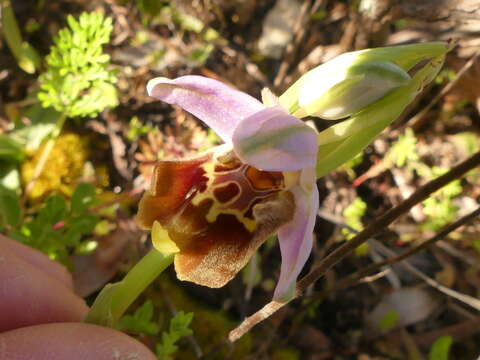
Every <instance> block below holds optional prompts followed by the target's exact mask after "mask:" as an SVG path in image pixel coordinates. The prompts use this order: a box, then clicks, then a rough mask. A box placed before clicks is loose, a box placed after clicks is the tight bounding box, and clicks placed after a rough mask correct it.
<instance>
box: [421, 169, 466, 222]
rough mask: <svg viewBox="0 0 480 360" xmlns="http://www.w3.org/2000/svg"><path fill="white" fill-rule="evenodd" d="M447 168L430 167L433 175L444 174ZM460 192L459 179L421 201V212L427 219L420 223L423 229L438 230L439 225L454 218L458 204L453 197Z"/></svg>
mask: <svg viewBox="0 0 480 360" xmlns="http://www.w3.org/2000/svg"><path fill="white" fill-rule="evenodd" d="M446 171H447V170H446V169H442V168H439V167H433V168H431V172H432V175H433V177H434V178H435V177H438V176H441V175H442V174H444V173H445V172H446ZM461 192H462V185H461V183H460V180H455V181H452V182H450V183H449V184H447V185H445V186H444V187H443V188H441V189H440V190H438V191H437V192H436V193H434V194H433V195H432V196H430V197H429V198H428V199H426V200H425V201H424V202H423V206H424V209H423V212H424V213H425V215H427V217H428V219H427V221H425V222H424V223H423V224H422V229H423V230H432V231H436V230H439V229H440V228H441V227H443V226H445V225H446V224H448V223H450V222H452V221H453V220H455V217H456V215H457V212H458V206H456V205H455V204H454V202H453V199H454V198H455V197H456V196H457V195H459V194H460V193H461Z"/></svg>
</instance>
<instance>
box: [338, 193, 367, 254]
mask: <svg viewBox="0 0 480 360" xmlns="http://www.w3.org/2000/svg"><path fill="white" fill-rule="evenodd" d="M366 211H367V204H366V203H365V202H364V201H363V200H362V199H360V198H356V199H355V200H354V201H353V202H352V203H351V204H350V205H349V206H347V207H346V208H345V210H344V211H343V217H344V219H345V223H346V224H347V225H348V226H350V227H351V228H353V229H354V230H357V231H361V230H362V229H363V225H362V216H363V215H365V212H366ZM342 234H343V235H344V236H345V237H346V239H347V240H350V239H351V238H353V237H354V236H355V232H353V231H351V230H350V229H347V228H343V229H342ZM367 252H368V244H367V243H364V244H362V245H360V246H359V247H358V248H356V249H355V253H356V254H357V255H360V256H361V255H366V254H367Z"/></svg>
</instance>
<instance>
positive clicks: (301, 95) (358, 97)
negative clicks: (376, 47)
mask: <svg viewBox="0 0 480 360" xmlns="http://www.w3.org/2000/svg"><path fill="white" fill-rule="evenodd" d="M410 80H411V78H410V75H408V73H407V72H406V71H405V70H403V69H402V68H400V67H398V66H397V65H395V64H394V63H392V62H388V61H367V62H365V63H359V64H353V65H350V66H349V65H348V64H346V61H343V59H341V58H337V59H335V60H332V61H330V62H327V63H325V64H323V65H320V66H319V67H317V68H315V69H313V70H312V71H310V72H308V73H307V74H306V75H305V77H304V79H303V82H302V84H301V86H300V88H299V90H298V100H297V102H298V109H297V110H296V111H295V112H294V113H293V115H294V116H297V117H304V116H318V117H321V118H323V119H327V120H337V119H341V118H345V117H347V116H350V115H352V114H355V113H357V112H359V111H360V110H362V109H363V108H364V107H365V106H367V105H369V104H371V103H373V102H375V101H377V100H378V99H380V98H381V97H383V96H384V95H385V94H387V93H388V92H390V91H391V90H393V89H395V88H398V87H400V86H403V85H406V84H408V82H409V81H410Z"/></svg>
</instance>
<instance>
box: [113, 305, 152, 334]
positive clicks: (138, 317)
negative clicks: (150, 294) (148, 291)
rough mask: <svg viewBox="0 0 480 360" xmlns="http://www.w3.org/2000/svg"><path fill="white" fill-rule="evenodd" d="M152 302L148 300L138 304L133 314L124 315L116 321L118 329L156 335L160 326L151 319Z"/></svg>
mask: <svg viewBox="0 0 480 360" xmlns="http://www.w3.org/2000/svg"><path fill="white" fill-rule="evenodd" d="M152 317H153V303H152V302H151V301H150V300H147V301H145V303H144V304H143V305H142V306H140V307H139V308H138V309H137V310H135V313H134V314H133V315H124V316H123V317H122V318H121V319H120V320H119V322H118V325H117V328H118V329H119V330H127V331H133V332H135V333H140V334H147V335H156V334H157V333H158V331H159V330H160V328H159V327H158V325H157V324H156V323H155V322H153V321H152Z"/></svg>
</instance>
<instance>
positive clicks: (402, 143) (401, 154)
mask: <svg viewBox="0 0 480 360" xmlns="http://www.w3.org/2000/svg"><path fill="white" fill-rule="evenodd" d="M416 146H417V137H416V136H415V133H414V132H413V130H412V129H410V128H407V129H406V130H405V134H404V135H400V136H399V137H398V140H397V141H396V142H395V143H394V144H393V146H392V147H391V148H390V150H389V151H388V154H387V155H386V156H387V157H388V158H389V159H391V161H392V162H393V163H394V164H395V166H397V167H403V166H405V165H407V167H408V166H409V165H410V164H411V163H415V162H417V161H418V159H419V158H418V155H417V152H416Z"/></svg>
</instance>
